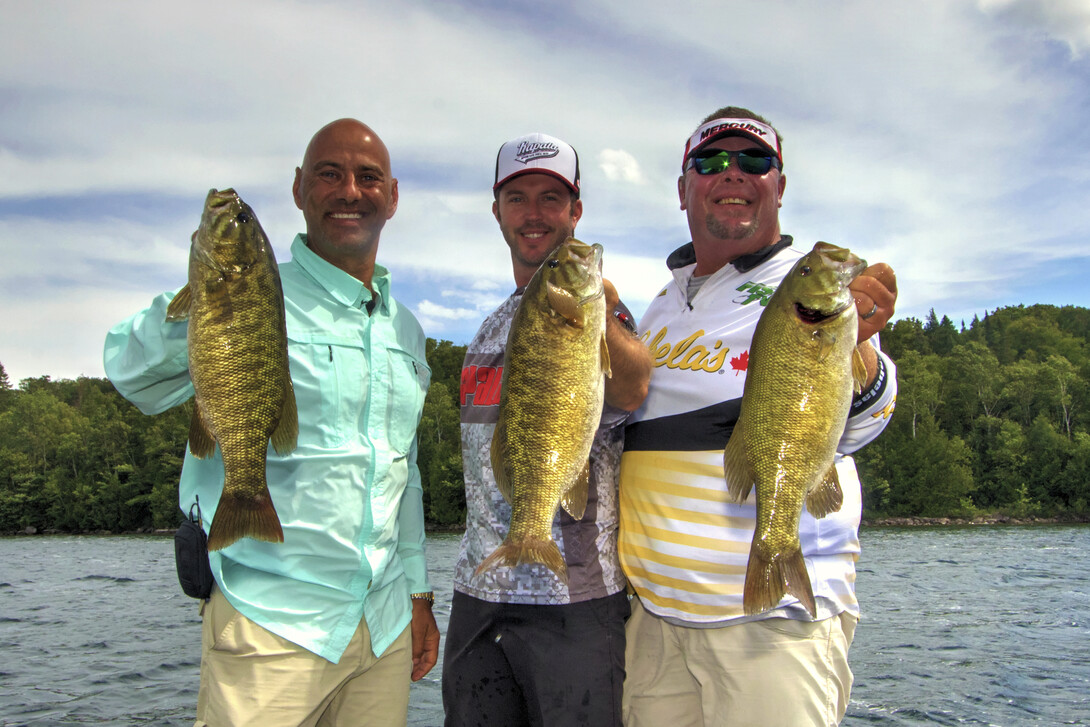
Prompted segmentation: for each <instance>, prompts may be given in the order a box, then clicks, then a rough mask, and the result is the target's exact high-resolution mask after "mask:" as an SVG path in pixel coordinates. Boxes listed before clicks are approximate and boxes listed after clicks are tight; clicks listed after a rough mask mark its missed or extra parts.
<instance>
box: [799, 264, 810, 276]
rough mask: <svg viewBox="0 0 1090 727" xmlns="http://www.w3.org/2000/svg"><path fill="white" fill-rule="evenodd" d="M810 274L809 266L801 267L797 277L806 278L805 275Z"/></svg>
mask: <svg viewBox="0 0 1090 727" xmlns="http://www.w3.org/2000/svg"><path fill="white" fill-rule="evenodd" d="M811 272H812V271H811V270H810V266H809V265H803V266H802V267H801V268H799V275H801V276H803V277H806V276H807V275H809V274H810V273H811Z"/></svg>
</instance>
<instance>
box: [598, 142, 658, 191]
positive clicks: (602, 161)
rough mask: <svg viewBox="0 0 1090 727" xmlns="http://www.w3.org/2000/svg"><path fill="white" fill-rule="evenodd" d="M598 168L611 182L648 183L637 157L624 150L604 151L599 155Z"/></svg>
mask: <svg viewBox="0 0 1090 727" xmlns="http://www.w3.org/2000/svg"><path fill="white" fill-rule="evenodd" d="M598 166H600V167H601V169H602V172H603V173H604V174H605V175H606V179H608V180H609V181H611V182H629V183H631V184H644V183H645V182H646V181H647V180H646V179H645V178H644V176H643V172H641V171H640V164H639V162H637V161H636V157H634V156H632V155H631V154H629V153H628V152H626V151H625V150H624V149H603V150H602V151H601V152H599V153H598Z"/></svg>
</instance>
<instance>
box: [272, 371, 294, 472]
mask: <svg viewBox="0 0 1090 727" xmlns="http://www.w3.org/2000/svg"><path fill="white" fill-rule="evenodd" d="M284 378H285V379H287V381H286V382H285V383H286V384H287V391H286V392H285V394H284V406H283V407H282V408H281V409H280V421H279V422H277V423H276V431H274V432H273V435H272V445H273V449H275V450H276V453H277V454H287V453H288V452H290V451H292V450H293V449H295V445H296V443H297V442H298V439H299V411H298V409H296V406H295V387H293V386H292V385H291V376H289V375H288V374H286V373H285V375H284Z"/></svg>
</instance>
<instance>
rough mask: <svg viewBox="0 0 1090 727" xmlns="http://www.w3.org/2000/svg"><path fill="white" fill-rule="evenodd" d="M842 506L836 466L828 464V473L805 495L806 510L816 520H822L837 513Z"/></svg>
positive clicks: (841, 492)
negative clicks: (830, 514) (832, 513)
mask: <svg viewBox="0 0 1090 727" xmlns="http://www.w3.org/2000/svg"><path fill="white" fill-rule="evenodd" d="M843 504H844V493H843V491H841V489H840V477H839V476H838V475H837V473H836V464H835V463H834V464H830V465H829V471H828V472H826V473H825V477H824V478H822V480H821V482H820V483H818V485H817V486H816V487H814V488H813V489H811V490H810V491H809V492H807V493H806V510H807V511H808V512H809V513H810V514H811V515H813V516H814V517H816V518H823V517H825V516H826V515H828V514H829V513H831V512H837V511H839V510H840V506H841V505H843Z"/></svg>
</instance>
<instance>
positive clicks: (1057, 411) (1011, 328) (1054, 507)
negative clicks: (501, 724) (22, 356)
mask: <svg viewBox="0 0 1090 727" xmlns="http://www.w3.org/2000/svg"><path fill="white" fill-rule="evenodd" d="M1088 337H1090V310H1087V309H1085V308H1078V307H1073V306H1064V307H1057V306H1048V305H1034V306H1017V307H1008V308H1000V309H997V310H996V311H994V312H993V313H990V314H988V315H986V316H985V317H984V318H983V319H977V318H974V319H973V320H972V321H971V322H970V323H968V324H965V323H964V322H962V323H961V325H960V327H958V326H955V325H954V323H953V322H952V321H951V320H950V319H949V318H948V317H946V316H943V317H942V318H941V319H940V318H939V317H938V316H937V315H936V314H935V313H934V311H932V312H931V314H930V316H929V317H928V318H927V319H925V320H918V319H915V318H906V319H902V320H899V321H897V322H896V323H895V324H893V325H892V326H890V327H888V328H887V329H886V331H884V332H883V333H882V344H883V348H884V349H885V350H886V351H888V352H889V353H890V355H891V356H892V358H893V359H894V360H895V361H896V362H897V365H898V380H899V383H900V392H899V395H898V401H897V409H896V412H895V413H894V414H892V419H891V421H890V424H889V426H888V427H887V429H886V431H885V432H884V433H883V435H882V436H881V437H879V438H878V440H876V441H875V442H874V443H872V444H870V445H868V446H867V447H864V448H863V449H862V450H860V451H859V452H857V453H856V454H855V457H856V461H857V462H858V466H859V470H860V477H861V479H862V483H863V517H864V520H865V521H866V522H869V523H874V524H893V525H913V524H948V523H955V524H956V523H966V524H970V523H1005V522H1040V521H1086V520H1090V429H1088V423H1090V386H1088V384H1087V382H1088V381H1090V356H1088V346H1087V344H1088ZM427 354H428V363H429V365H430V366H431V368H432V384H431V388H430V389H429V391H428V396H427V400H426V403H425V405H424V413H423V417H422V420H421V424H420V439H419V441H420V444H419V464H420V470H421V479H422V482H423V486H424V506H425V514H426V517H427V520H428V523H429V526H430V527H431V528H433V529H439V530H441V529H457V528H458V527H460V526H461V525H462V524H463V523H464V519H465V495H464V491H463V486H462V462H461V454H460V444H459V418H458V416H459V401H458V397H459V391H460V388H461V364H462V359H463V357H464V354H465V346H456V345H454V344H452V343H451V342H450V341H436V340H434V339H428V343H427ZM191 413H192V403H188V404H185V405H183V406H179V407H175V408H174V409H171V410H170V411H167V412H164V413H162V414H159V415H156V416H144V415H143V414H141V413H140V412H139V411H138V410H137V409H136V408H135V407H134V406H132V405H131V404H129V403H128V402H127V401H125V400H124V399H123V398H122V397H121V396H120V395H119V394H118V393H117V392H116V391H115V390H114V388H113V385H112V384H110V382H109V381H108V380H106V379H98V378H86V377H81V378H79V379H76V380H68V379H64V380H58V381H53V380H51V379H50V378H49V377H48V376H43V377H39V378H30V379H23V380H22V381H20V382H19V383H18V386H13V385H12V383H11V382H10V381H9V380H8V377H7V374H6V372H5V371H4V369H3V366H2V364H0V533H4V534H13V533H24V532H39V533H46V532H64V533H83V532H151V531H155V530H168V529H173V528H174V527H176V526H177V524H178V523H179V522H180V520H181V517H182V515H181V512H180V511H179V510H178V505H177V481H178V473H179V471H180V468H181V463H182V456H183V452H184V447H185V442H186V437H187V435H188V431H189V419H190V416H191Z"/></svg>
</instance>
